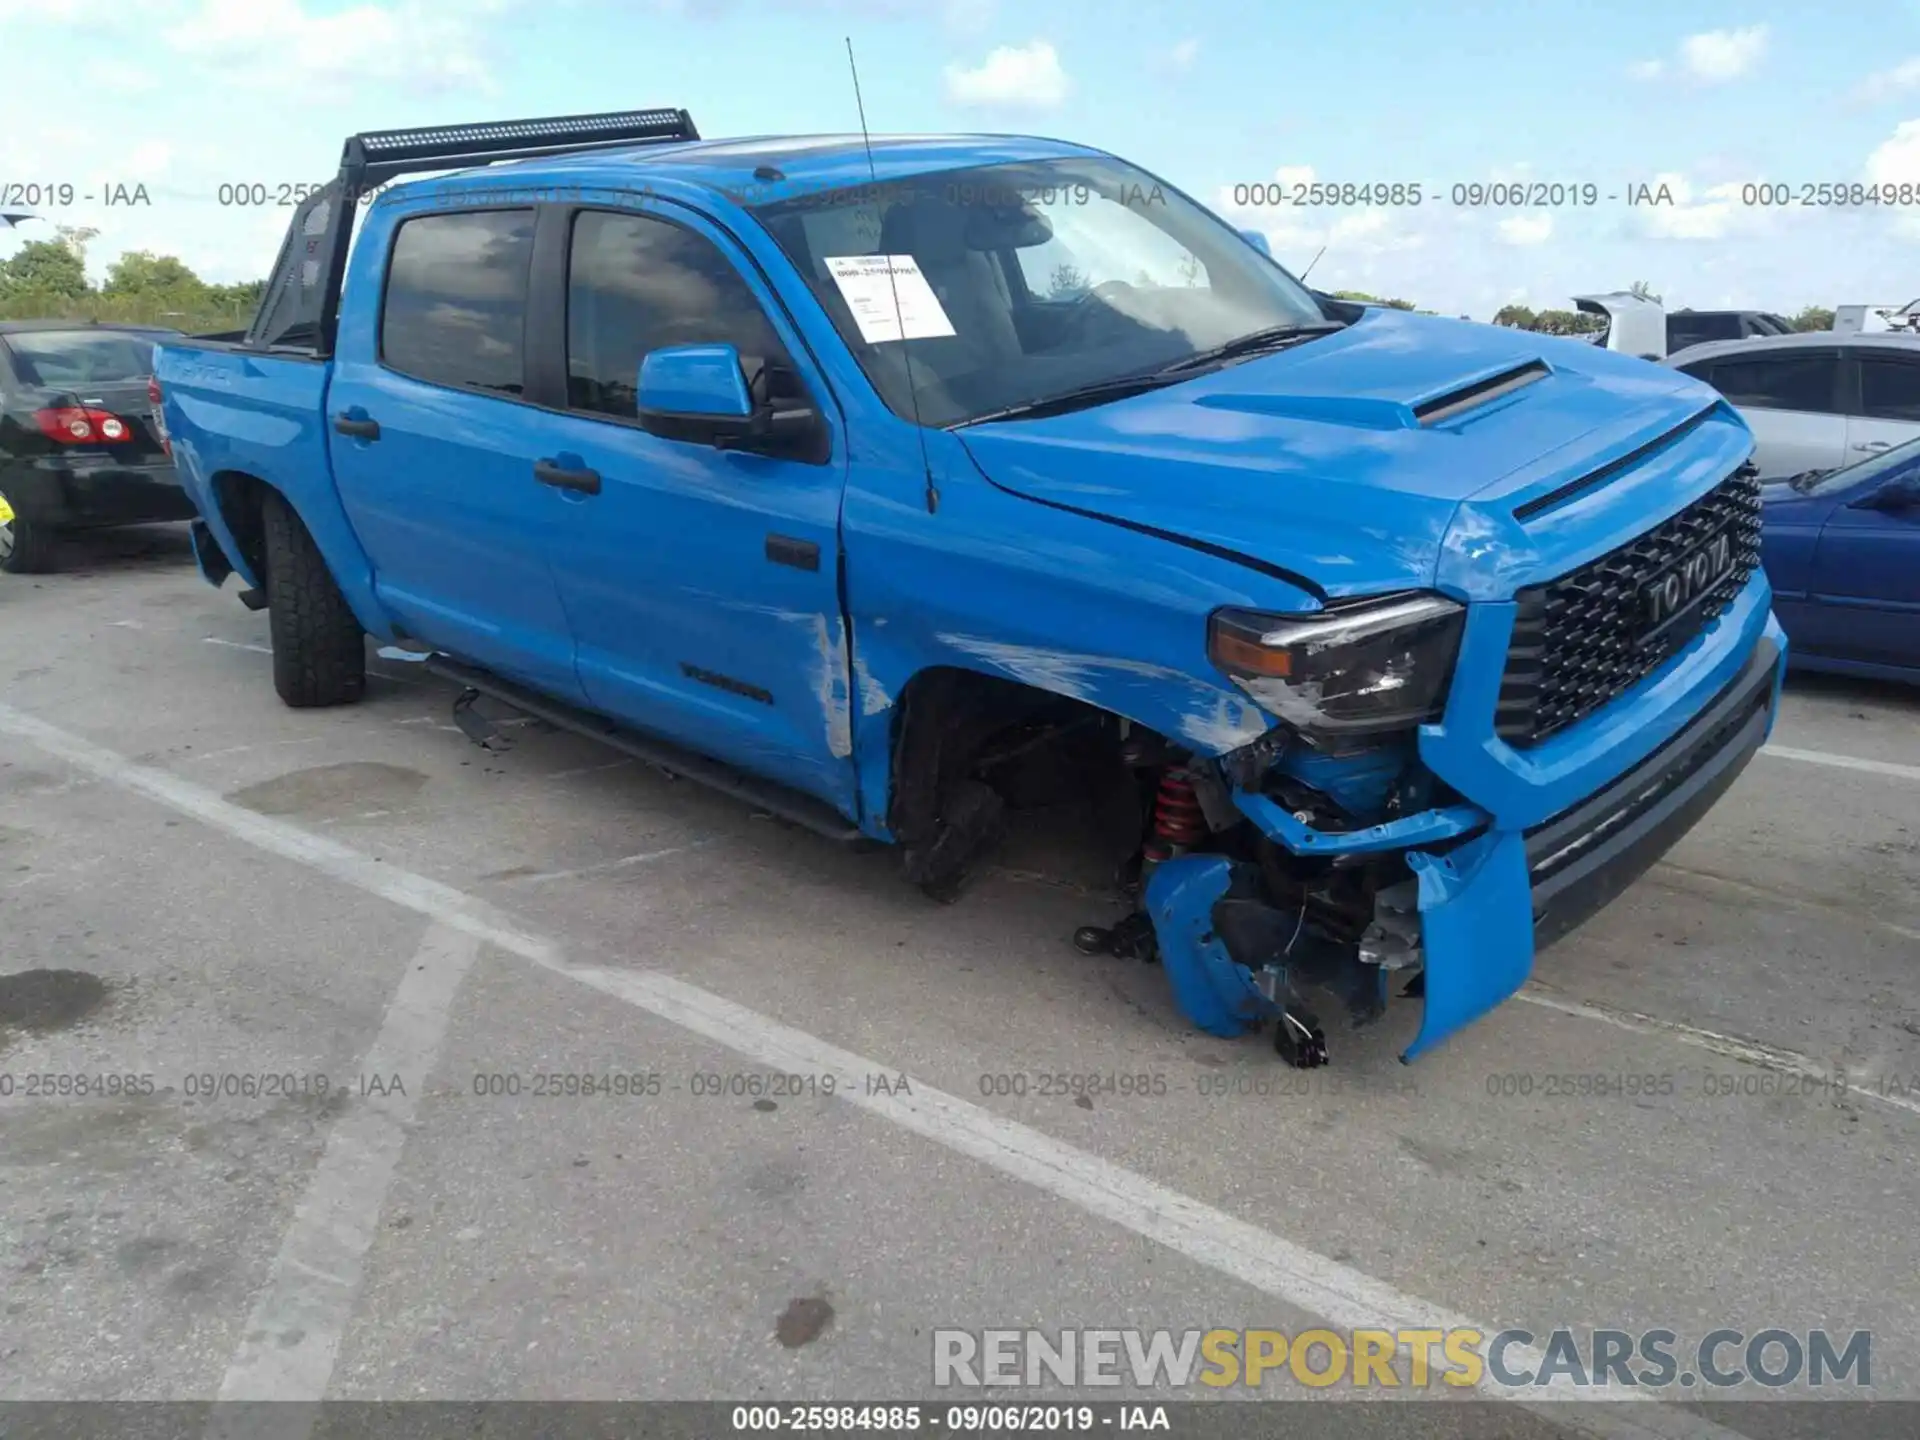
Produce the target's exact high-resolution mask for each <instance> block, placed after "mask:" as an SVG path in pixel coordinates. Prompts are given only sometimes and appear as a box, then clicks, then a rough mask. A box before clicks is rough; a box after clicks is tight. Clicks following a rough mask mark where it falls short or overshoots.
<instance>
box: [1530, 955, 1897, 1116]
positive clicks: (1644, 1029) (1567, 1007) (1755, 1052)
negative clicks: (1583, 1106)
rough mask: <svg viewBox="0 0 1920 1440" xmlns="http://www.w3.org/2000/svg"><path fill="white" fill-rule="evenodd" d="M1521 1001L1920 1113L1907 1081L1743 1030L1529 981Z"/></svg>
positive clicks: (1863, 1098)
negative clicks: (1727, 1030) (1572, 996)
mask: <svg viewBox="0 0 1920 1440" xmlns="http://www.w3.org/2000/svg"><path fill="white" fill-rule="evenodd" d="M1513 998H1514V999H1516V1000H1524V1001H1526V1002H1527V1004H1529V1005H1538V1006H1539V1007H1540V1008H1541V1009H1543V1010H1555V1011H1558V1012H1559V1013H1560V1014H1562V1015H1573V1016H1577V1017H1578V1018H1579V1019H1582V1020H1597V1021H1598V1022H1599V1023H1600V1024H1602V1025H1611V1026H1613V1027H1614V1028H1615V1029H1618V1030H1632V1031H1634V1032H1636V1033H1637V1034H1641V1035H1659V1036H1662V1037H1664V1038H1666V1039H1668V1040H1677V1041H1679V1042H1680V1043H1681V1044H1682V1045H1691V1046H1692V1047H1693V1048H1694V1049H1696V1050H1706V1051H1709V1052H1711V1053H1712V1054H1715V1055H1724V1056H1726V1057H1727V1059H1729V1060H1737V1061H1739V1062H1740V1063H1741V1064H1742V1065H1753V1066H1757V1067H1759V1068H1760V1069H1762V1070H1772V1071H1775V1072H1777V1073H1778V1074H1782V1075H1797V1076H1799V1077H1801V1078H1802V1079H1806V1080H1817V1081H1819V1082H1821V1083H1822V1084H1823V1085H1827V1086H1830V1087H1832V1088H1833V1089H1834V1090H1836V1091H1840V1090H1844V1091H1846V1092H1847V1093H1848V1094H1850V1095H1857V1096H1859V1097H1860V1098H1861V1099H1862V1100H1872V1101H1874V1102H1875V1103H1876V1104H1880V1105H1886V1106H1890V1107H1891V1108H1893V1109H1895V1110H1904V1111H1906V1112H1907V1113H1908V1114H1909V1115H1920V1100H1915V1099H1914V1098H1913V1097H1912V1096H1910V1095H1909V1094H1907V1093H1906V1086H1905V1084H1904V1083H1897V1082H1895V1081H1894V1080H1892V1079H1890V1078H1888V1077H1886V1076H1877V1075H1869V1074H1866V1073H1864V1072H1855V1071H1851V1070H1849V1071H1846V1072H1844V1073H1843V1072H1841V1071H1840V1070H1838V1069H1837V1068H1836V1067H1834V1066H1832V1065H1822V1064H1821V1063H1820V1062H1819V1061H1817V1060H1815V1059H1813V1058H1812V1057H1811V1056H1808V1055H1802V1054H1800V1053H1799V1052H1798V1051H1795V1050H1783V1049H1781V1048H1780V1047H1778V1046H1776V1045H1764V1044H1762V1043H1761V1042H1760V1041H1758V1040H1742V1039H1741V1038H1740V1037H1739V1036H1737V1035H1722V1034H1721V1033H1720V1032H1719V1031H1717V1030H1702V1029H1701V1028H1700V1027H1699V1026H1697V1025H1688V1024H1685V1023H1684V1022H1682V1021H1679V1020H1662V1019H1660V1018H1659V1017H1657V1016H1654V1015H1643V1014H1641V1013H1640V1012H1639V1011H1638V1010H1623V1009H1620V1008H1618V1007H1616V1006H1612V1005H1600V1004H1596V1003H1594V1002H1592V1001H1587V1000H1569V999H1566V998H1565V997H1564V996H1560V995H1554V994H1552V993H1550V992H1548V991H1544V990H1542V989H1540V988H1538V987H1537V986H1536V985H1533V984H1529V985H1528V986H1527V987H1526V988H1525V989H1523V990H1522V991H1521V992H1520V993H1519V994H1518V995H1516V996H1514V997H1513Z"/></svg>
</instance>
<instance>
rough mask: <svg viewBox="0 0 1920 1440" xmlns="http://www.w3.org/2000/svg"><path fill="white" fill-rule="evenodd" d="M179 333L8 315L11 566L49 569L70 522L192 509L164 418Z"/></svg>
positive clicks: (2, 433)
mask: <svg viewBox="0 0 1920 1440" xmlns="http://www.w3.org/2000/svg"><path fill="white" fill-rule="evenodd" d="M175 333H176V332H174V331H171V330H161V329H154V328H150V327H146V326H134V325H96V324H87V323H85V322H82V321H73V320H7V321H0V570H10V571H13V572H15V573H23V572H27V571H36V570H45V569H48V568H50V566H51V565H52V563H53V559H54V552H55V545H56V542H57V540H58V537H59V534H60V532H61V531H63V530H78V529H85V528H91V527H95V526H105V525H138V524H142V523H145V522H148V521H157V520H190V519H192V518H193V514H194V509H193V502H192V501H191V500H190V499H188V498H187V494H186V492H185V491H183V490H182V489H181V488H180V482H179V481H178V479H176V478H175V476H174V473H173V463H172V461H171V460H170V459H169V458H168V455H167V449H166V441H165V436H164V435H163V434H162V433H161V432H160V430H159V429H158V427H157V424H156V422H155V419H154V392H153V347H154V345H155V343H156V342H158V341H161V340H165V339H168V338H170V337H172V336H173V335H174V334H175Z"/></svg>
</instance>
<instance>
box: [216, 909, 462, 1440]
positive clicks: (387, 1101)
mask: <svg viewBox="0 0 1920 1440" xmlns="http://www.w3.org/2000/svg"><path fill="white" fill-rule="evenodd" d="M479 951H480V943H479V941H477V940H475V939H474V937H473V936H471V935H466V934H462V933H461V932H460V931H458V930H454V929H451V928H450V927H448V926H445V925H442V924H440V923H439V922H437V921H435V922H432V923H430V924H429V925H428V926H427V933H426V935H425V936H424V937H423V938H422V939H421V941H420V948H419V950H418V952H417V953H416V954H415V955H414V957H413V959H412V960H410V961H409V962H408V963H407V968H406V972H405V973H404V974H403V975H402V976H401V977H400V983H399V985H398V986H397V987H396V988H395V990H394V992H393V999H392V1001H391V1002H390V1003H389V1004H388V1006H387V1013H386V1017H385V1019H384V1020H382V1022H381V1025H380V1033H379V1034H378V1035H377V1036H375V1037H374V1041H373V1044H372V1046H371V1047H370V1048H369V1049H368V1050H367V1053H366V1055H365V1056H364V1057H363V1058H362V1059H361V1061H360V1069H359V1072H358V1076H359V1078H358V1080H357V1082H356V1084H355V1086H354V1087H353V1088H355V1089H357V1088H359V1087H360V1086H366V1087H368V1090H369V1093H367V1094H364V1095H360V1094H352V1096H351V1099H350V1100H349V1102H348V1109H347V1111H346V1113H345V1114H344V1115H343V1116H342V1117H341V1118H340V1119H339V1121H337V1122H336V1123H335V1125H334V1127H333V1130H332V1132H331V1133H330V1134H329V1135H328V1136H327V1147H326V1151H325V1153H324V1154H323V1155H322V1156H321V1157H320V1163H319V1165H318V1167H316V1168H315V1170H314V1172H313V1178H312V1179H310V1180H309V1181H308V1182H307V1191H306V1194H305V1195H304V1196H303V1197H302V1198H301V1201H300V1204H299V1206H298V1208H297V1209H295V1211H294V1215H293V1223H292V1224H291V1225H289V1226H288V1227H287V1232H286V1234H285V1236H283V1237H282V1239H281V1242H280V1253H279V1255H278V1256H277V1257H276V1258H275V1260H274V1262H273V1269H272V1270H271V1271H270V1272H269V1275H268V1278H267V1283H266V1284H265V1285H264V1286H263V1287H262V1288H261V1291H260V1294H259V1296H258V1298H257V1299H256V1300H255V1301H254V1305H253V1313H252V1314H251V1315H250V1316H249V1317H248V1319H247V1328H246V1330H245V1331H244V1332H242V1338H241V1341H240V1346H239V1348H238V1349H237V1350H236V1351H235V1352H234V1355H233V1359H232V1360H231V1361H230V1362H229V1363H228V1365H227V1373H226V1377H225V1379H223V1380H222V1381H221V1384H220V1395H219V1398H220V1399H222V1400H292V1401H315V1400H320V1399H323V1398H325V1396H326V1393H327V1385H328V1382H329V1381H330V1380H331V1379H332V1378H333V1364H334V1360H335V1358H336V1356H337V1355H338V1354H339V1350H340V1337H341V1336H342V1335H344V1334H345V1333H346V1328H347V1323H348V1322H349V1321H350V1320H351V1319H352V1318H353V1307H354V1304H355V1302H356V1301H357V1300H358V1298H359V1294H360V1273H361V1265H362V1263H363V1261H364V1260H365V1258H366V1253H367V1249H368V1247H370V1246H371V1245H372V1244H373V1237H374V1235H375V1233H376V1232H377V1230H378V1228H379V1225H380V1211H381V1209H382V1207H383V1206H384V1205H385V1204H386V1198H387V1188H388V1186H389V1185H390V1184H391V1182H392V1180H393V1172H394V1168H395V1167H396V1166H397V1165H398V1164H399V1163H400V1152H401V1150H402V1149H403V1148H404V1147H405V1146H406V1142H407V1131H408V1129H409V1128H410V1127H411V1126H412V1124H413V1114H414V1107H415V1105H416V1103H417V1102H418V1099H419V1097H420V1095H421V1094H422V1093H423V1092H424V1091H425V1089H426V1085H427V1080H428V1078H429V1077H430V1076H431V1075H432V1073H433V1067H434V1063H435V1061H436V1060H438V1058H439V1055H440V1046H441V1042H442V1041H443V1040H445V1038H446V1033H447V1022H448V1018H449V1016H450V1015H451V1013H452V1010H453V1002H454V997H455V996H456V995H457V994H458V993H459V990H460V982H461V981H463V980H464V979H466V976H467V971H468V970H469V969H470V968H472V965H473V961H474V957H475V956H476V955H477V954H478V953H479ZM395 1077H397V1080H398V1083H397V1084H396V1083H394V1081H395ZM350 1093H351V1091H350ZM215 1413H216V1414H218V1413H219V1412H215ZM216 1428H217V1427H216ZM249 1428H250V1427H249Z"/></svg>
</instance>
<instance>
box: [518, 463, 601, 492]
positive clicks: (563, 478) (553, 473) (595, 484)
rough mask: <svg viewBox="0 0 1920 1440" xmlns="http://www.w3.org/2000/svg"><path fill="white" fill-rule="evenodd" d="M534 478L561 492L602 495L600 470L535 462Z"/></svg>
mask: <svg viewBox="0 0 1920 1440" xmlns="http://www.w3.org/2000/svg"><path fill="white" fill-rule="evenodd" d="M533 478H534V479H536V480H538V481H539V482H540V483H541V484H542V485H552V486H554V487H556V488H558V489H561V490H578V491H580V493H581V494H583V495H598V494H599V493H600V472H599V471H598V470H575V469H570V468H568V467H567V466H564V465H559V464H556V463H555V462H554V461H552V460H536V461H534V462H533Z"/></svg>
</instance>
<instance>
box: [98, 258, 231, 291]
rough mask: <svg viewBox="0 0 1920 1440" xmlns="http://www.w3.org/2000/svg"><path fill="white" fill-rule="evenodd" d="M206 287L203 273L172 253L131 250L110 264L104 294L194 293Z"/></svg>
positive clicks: (103, 289) (101, 288)
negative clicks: (188, 266)
mask: <svg viewBox="0 0 1920 1440" xmlns="http://www.w3.org/2000/svg"><path fill="white" fill-rule="evenodd" d="M205 290H206V286H205V284H203V283H202V281H201V279H200V277H199V276H198V275H196V274H194V273H193V271H191V270H189V269H188V268H187V267H186V265H185V264H184V263H183V262H182V261H180V260H179V259H177V258H176V257H174V256H172V255H155V254H154V253H153V252H152V251H150V250H129V251H127V252H126V254H124V255H122V256H121V257H120V258H119V259H118V260H116V261H114V262H113V264H112V265H110V266H108V267H107V283H106V284H105V285H103V286H101V287H100V293H101V294H102V295H153V296H167V297H173V296H180V297H182V298H185V297H186V296H193V297H195V298H198V297H199V296H200V295H201V293H202V292H204V291H205Z"/></svg>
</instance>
